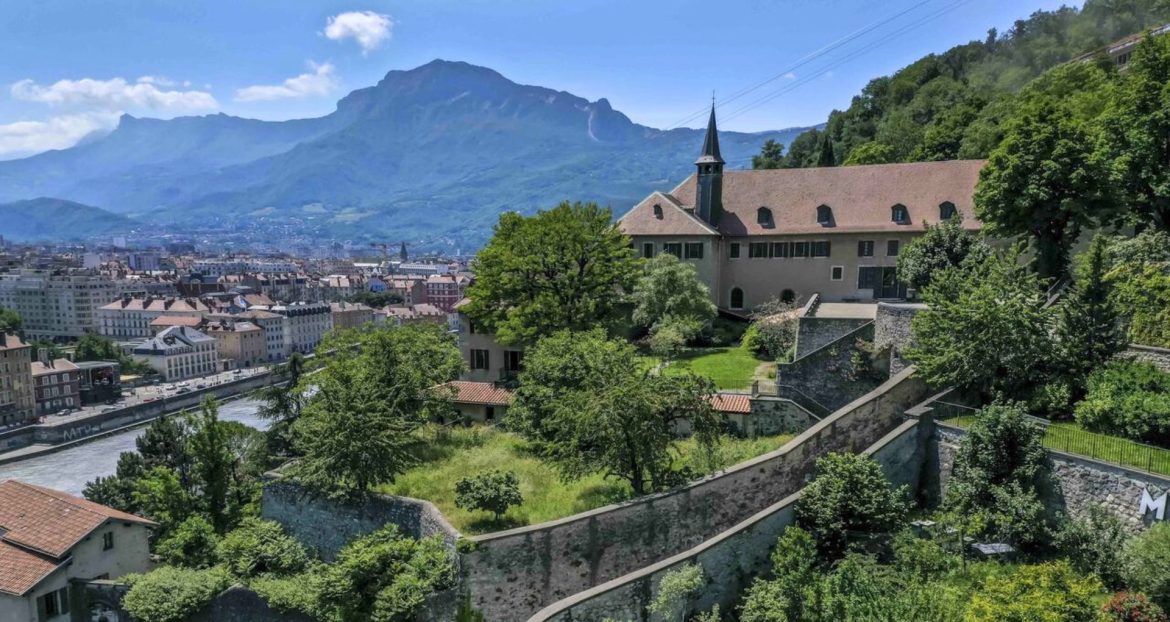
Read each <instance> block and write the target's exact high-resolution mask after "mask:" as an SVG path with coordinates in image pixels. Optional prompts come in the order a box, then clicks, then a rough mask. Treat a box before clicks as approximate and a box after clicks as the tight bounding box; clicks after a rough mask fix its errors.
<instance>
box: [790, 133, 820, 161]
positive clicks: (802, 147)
mask: <svg viewBox="0 0 1170 622" xmlns="http://www.w3.org/2000/svg"><path fill="white" fill-rule="evenodd" d="M821 134H822V132H821V131H820V130H817V129H812V130H808V131H806V132H803V133H801V134H800V135H799V136H797V137H796V138H794V139H792V142H791V143H789V144H788V154H787V155H785V156H784V164H783V165H782V166H781V168H807V167H810V166H815V165H816V162H817V158H818V156H819V155H820V145H821Z"/></svg>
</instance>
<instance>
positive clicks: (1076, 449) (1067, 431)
mask: <svg viewBox="0 0 1170 622" xmlns="http://www.w3.org/2000/svg"><path fill="white" fill-rule="evenodd" d="M974 420H975V418H974V417H973V416H961V417H954V418H950V419H946V420H945V421H944V423H949V424H952V425H957V426H959V427H961V428H968V427H970V426H971V423H972V422H974ZM1044 446H1045V447H1048V448H1049V449H1054V450H1056V451H1063V452H1066V453H1070V454H1076V455H1078V456H1086V457H1089V458H1093V459H1096V460H1100V461H1102V462H1108V463H1110V464H1118V465H1121V466H1126V467H1131V468H1135V469H1138V470H1141V471H1149V472H1151V473H1159V474H1162V475H1170V449H1162V448H1160V447H1154V446H1151V445H1143V444H1142V443H1135V442H1134V441H1131V440H1128V439H1124V438H1120V437H1117V436H1110V435H1108V434H1099V433H1097V432H1090V431H1088V430H1086V429H1084V428H1082V427H1080V426H1079V425H1077V424H1075V423H1068V422H1054V423H1050V424H1049V425H1048V427H1047V429H1046V431H1045V434H1044Z"/></svg>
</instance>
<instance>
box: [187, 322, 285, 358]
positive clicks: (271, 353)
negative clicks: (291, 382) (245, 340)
mask: <svg viewBox="0 0 1170 622" xmlns="http://www.w3.org/2000/svg"><path fill="white" fill-rule="evenodd" d="M207 317H208V319H209V320H213V321H221V320H234V321H247V322H251V323H252V324H255V325H256V326H259V327H260V329H261V330H262V331H264V349H265V359H266V360H267V361H268V362H270V363H271V362H276V361H282V360H284V359H285V357H287V356H288V355H289V352H290V350H289V344H288V343H285V337H286V334H287V333H288V328H287V325H288V318H287V317H285V316H283V315H280V314H279V313H272V312H271V311H263V310H260V309H251V310H249V311H243V312H240V313H236V314H227V313H215V314H212V315H209V316H207Z"/></svg>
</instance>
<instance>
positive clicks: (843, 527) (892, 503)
mask: <svg viewBox="0 0 1170 622" xmlns="http://www.w3.org/2000/svg"><path fill="white" fill-rule="evenodd" d="M908 509H909V507H908V504H907V500H906V491H905V490H896V489H894V488H893V487H892V486H891V485H890V483H889V481H888V480H887V479H886V476H885V473H883V472H882V468H881V465H879V464H878V463H877V462H875V461H874V460H873V459H872V458H870V457H869V456H864V455H860V454H843V453H842V454H838V453H833V454H828V455H826V456H824V457H822V458H820V459H818V460H817V468H816V477H815V478H813V481H812V482H811V483H809V485H808V486H806V487H805V489H804V492H803V493H802V495H801V498H800V501H799V502H797V505H796V524H797V525H798V526H800V528H801V529H804V530H805V531H807V532H808V533H809V535H811V536H812V538H813V540H814V541H816V544H817V550H818V552H819V553H820V555H821V558H822V559H824V560H835V559H840V558H841V557H843V556H844V555H845V553H846V552H848V551H849V550H851V549H854V548H861V549H865V550H873V548H874V546H875V544H877V545H879V546H878V548H880V546H881V544H882V543H885V542H888V541H889V539H890V538H892V537H893V534H894V533H895V532H896V531H897V530H898V529H899V526H900V525H901V524H902V521H903V520H904V519H905V515H906V512H907V511H908Z"/></svg>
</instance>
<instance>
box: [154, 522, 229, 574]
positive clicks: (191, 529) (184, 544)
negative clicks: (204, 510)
mask: <svg viewBox="0 0 1170 622" xmlns="http://www.w3.org/2000/svg"><path fill="white" fill-rule="evenodd" d="M218 545H219V535H218V534H216V533H215V527H213V526H212V525H211V522H210V521H208V520H207V518H206V517H204V516H203V515H202V514H196V515H194V516H191V517H190V518H188V519H187V520H185V521H183V522H182V523H180V524H179V526H178V527H176V528H175V529H174V531H173V532H171V534H170V535H168V536H167V537H166V538H164V539H163V540H161V541H160V542H159V543H158V546H157V547H156V548H155V552H156V553H158V556H159V557H160V558H162V560H163V561H164V562H165V563H167V564H171V565H172V566H184V567H186V568H210V567H211V566H214V565H215V561H216V552H215V550H216V547H217V546H218Z"/></svg>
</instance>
